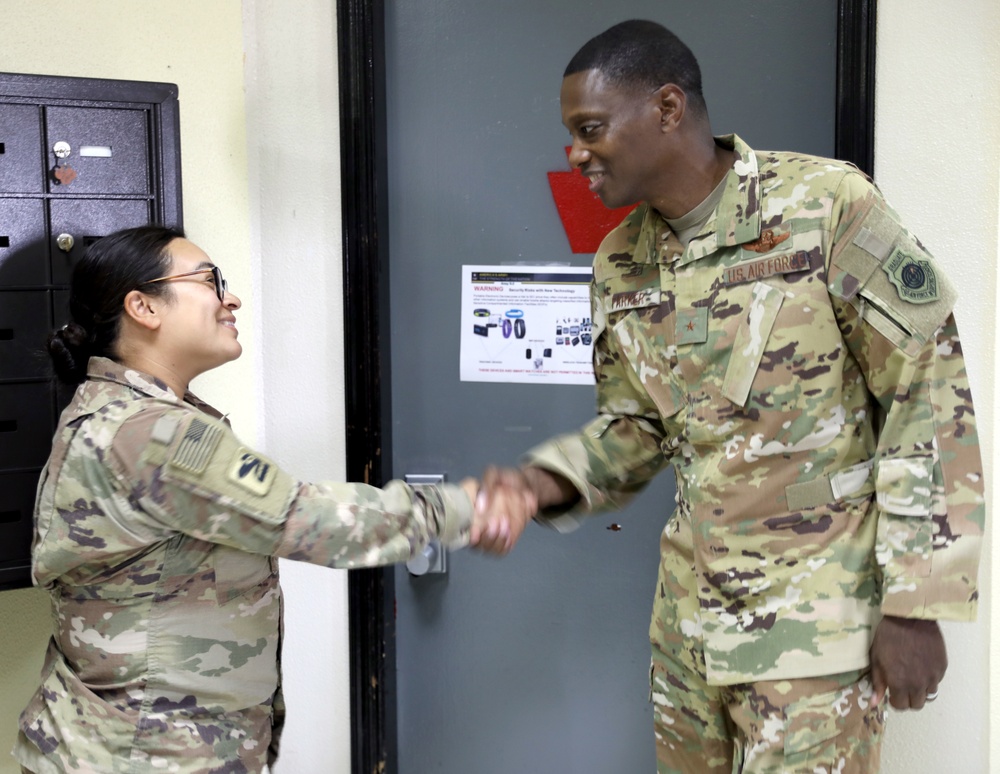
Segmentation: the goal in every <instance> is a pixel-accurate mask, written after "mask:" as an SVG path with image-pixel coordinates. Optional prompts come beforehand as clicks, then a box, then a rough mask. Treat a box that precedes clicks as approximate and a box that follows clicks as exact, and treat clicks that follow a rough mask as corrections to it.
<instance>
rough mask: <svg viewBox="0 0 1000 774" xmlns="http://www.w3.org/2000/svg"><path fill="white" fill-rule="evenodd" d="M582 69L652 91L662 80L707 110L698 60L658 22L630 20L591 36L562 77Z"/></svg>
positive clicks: (623, 83)
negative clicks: (682, 91) (673, 85)
mask: <svg viewBox="0 0 1000 774" xmlns="http://www.w3.org/2000/svg"><path fill="white" fill-rule="evenodd" d="M586 70H598V71H599V72H600V73H602V74H603V75H604V76H605V77H606V78H607V79H608V80H609V81H611V83H613V84H615V85H617V86H622V87H625V88H635V89H646V90H648V91H652V90H653V89H656V88H658V87H660V86H663V85H664V84H666V83H673V84H676V85H677V86H679V87H680V88H681V89H683V90H684V93H685V94H686V95H687V97H688V101H689V102H690V103H693V105H694V107H695V108H696V109H697V110H698V112H700V113H702V114H705V113H707V110H706V107H705V97H704V95H703V94H702V90H701V68H700V67H699V66H698V60H697V59H696V58H695V55H694V53H693V52H692V51H691V49H690V48H688V47H687V45H686V44H685V43H684V41H682V40H681V39H680V38H678V37H677V36H676V35H675V34H674V33H672V32H671V31H670V30H668V29H667V28H666V27H664V26H663V25H662V24H657V23H656V22H653V21H646V20H643V19H631V20H629V21H623V22H621V23H620V24H616V25H615V26H614V27H611V28H609V29H607V30H605V31H604V32H602V33H601V34H600V35H597V36H596V37H593V38H591V39H590V40H588V41H587V42H586V43H584V44H583V46H582V47H581V48H580V50H579V51H577V52H576V54H575V55H574V56H573V58H572V59H571V60H570V62H569V64H568V65H567V66H566V71H565V72H564V73H563V77H564V78H565V77H566V76H568V75H573V74H574V73H580V72H584V71H586Z"/></svg>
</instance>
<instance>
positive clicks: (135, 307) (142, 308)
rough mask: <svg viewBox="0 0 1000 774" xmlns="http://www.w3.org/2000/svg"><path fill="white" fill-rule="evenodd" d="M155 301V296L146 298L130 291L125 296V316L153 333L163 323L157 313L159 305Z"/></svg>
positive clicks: (137, 291) (144, 295) (135, 291)
mask: <svg viewBox="0 0 1000 774" xmlns="http://www.w3.org/2000/svg"><path fill="white" fill-rule="evenodd" d="M155 301H156V297H155V296H147V295H146V294H145V293H143V292H141V291H139V290H130V291H129V293H128V295H127V296H125V301H124V306H125V315H126V316H127V317H128V318H129V319H130V320H132V321H133V322H134V323H136V324H137V325H139V326H141V327H143V328H146V329H147V330H151V331H155V330H157V329H158V328H159V327H160V323H161V322H162V321H163V318H162V317H161V316H160V314H159V313H158V311H159V304H156V303H155Z"/></svg>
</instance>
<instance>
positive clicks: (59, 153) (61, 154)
mask: <svg viewBox="0 0 1000 774" xmlns="http://www.w3.org/2000/svg"><path fill="white" fill-rule="evenodd" d="M72 151H73V149H72V148H71V147H70V144H69V143H68V142H63V141H62V140H60V141H59V142H57V143H56V144H55V145H53V146H52V152H53V153H54V154H56V158H60V159H65V158H68V157H69V154H70V153H72Z"/></svg>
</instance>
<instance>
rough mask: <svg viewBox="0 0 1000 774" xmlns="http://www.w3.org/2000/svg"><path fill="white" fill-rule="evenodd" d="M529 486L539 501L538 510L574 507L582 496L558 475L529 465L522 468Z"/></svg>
mask: <svg viewBox="0 0 1000 774" xmlns="http://www.w3.org/2000/svg"><path fill="white" fill-rule="evenodd" d="M521 472H522V473H523V474H524V478H525V480H526V481H527V482H528V486H529V487H531V491H532V492H534V494H535V498H536V499H537V500H538V510H540V511H542V510H545V509H546V508H555V507H559V506H567V505H572V504H573V503H574V502H576V501H577V500H578V499H579V497H580V494H579V492H577V491H576V488H575V487H574V486H573V485H572V484H571V483H570V482H569V481H568V480H567V479H565V478H564V477H562V476H560V475H559V474H558V473H553V472H552V471H549V470H545V469H544V468H536V467H534V466H531V465H527V466H525V467H522V468H521Z"/></svg>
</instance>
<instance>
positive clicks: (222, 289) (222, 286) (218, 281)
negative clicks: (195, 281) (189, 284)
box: [140, 266, 229, 303]
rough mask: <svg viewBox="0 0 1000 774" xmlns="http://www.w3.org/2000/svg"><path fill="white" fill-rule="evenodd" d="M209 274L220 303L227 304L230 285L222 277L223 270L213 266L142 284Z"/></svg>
mask: <svg viewBox="0 0 1000 774" xmlns="http://www.w3.org/2000/svg"><path fill="white" fill-rule="evenodd" d="M209 272H211V274H212V279H213V280H215V295H217V296H218V297H219V301H222V302H223V303H225V301H226V293H227V292H228V291H229V283H228V282H226V280H225V279H224V278H223V277H222V269H220V268H219V267H218V266H213V267H212V268H211V269H198V270H196V271H188V272H185V273H184V274H171V275H170V276H169V277H157V278H156V279H151V280H147V281H146V282H143V283H142V284H143V285H152V284H153V283H154V282H166V281H167V280H173V279H180V278H181V277H193V276H194V275H195V274H207V273H209ZM140 287H142V285H140Z"/></svg>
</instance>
